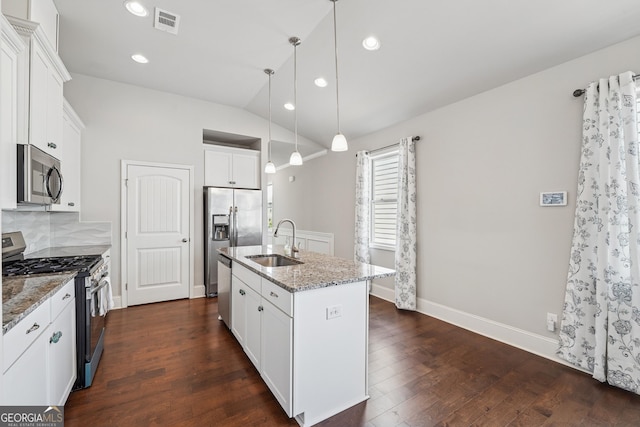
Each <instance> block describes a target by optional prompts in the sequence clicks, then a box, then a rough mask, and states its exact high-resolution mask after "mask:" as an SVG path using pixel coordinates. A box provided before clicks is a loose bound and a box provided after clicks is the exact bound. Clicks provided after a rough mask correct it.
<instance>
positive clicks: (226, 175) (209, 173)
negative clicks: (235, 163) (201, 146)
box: [204, 150, 232, 187]
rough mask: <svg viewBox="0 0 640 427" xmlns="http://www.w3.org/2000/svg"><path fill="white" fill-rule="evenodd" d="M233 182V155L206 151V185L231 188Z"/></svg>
mask: <svg viewBox="0 0 640 427" xmlns="http://www.w3.org/2000/svg"><path fill="white" fill-rule="evenodd" d="M231 180H232V178H231V153H228V152H225V151H217V150H204V185H206V186H211V187H229V186H231Z"/></svg>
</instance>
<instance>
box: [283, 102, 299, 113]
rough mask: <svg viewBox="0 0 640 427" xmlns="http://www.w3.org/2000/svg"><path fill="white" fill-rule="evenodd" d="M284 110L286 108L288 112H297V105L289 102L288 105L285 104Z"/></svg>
mask: <svg viewBox="0 0 640 427" xmlns="http://www.w3.org/2000/svg"><path fill="white" fill-rule="evenodd" d="M284 108H286V109H287V110H289V111H293V110H295V109H296V106H295V105H293V104H292V103H290V102H287V103H286V104H284Z"/></svg>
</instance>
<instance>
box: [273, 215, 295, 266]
mask: <svg viewBox="0 0 640 427" xmlns="http://www.w3.org/2000/svg"><path fill="white" fill-rule="evenodd" d="M283 222H289V223H291V227H292V228H293V245H291V256H292V257H294V258H299V257H300V251H299V250H298V247H297V246H296V223H295V222H293V221H292V220H290V219H288V218H285V219H281V220H280V222H279V223H278V225H276V231H275V232H274V233H273V237H278V229H279V228H280V224H282V223H283Z"/></svg>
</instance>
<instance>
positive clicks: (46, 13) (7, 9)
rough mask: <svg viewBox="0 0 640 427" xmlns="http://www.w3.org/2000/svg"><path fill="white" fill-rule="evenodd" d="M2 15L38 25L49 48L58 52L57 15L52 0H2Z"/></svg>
mask: <svg viewBox="0 0 640 427" xmlns="http://www.w3.org/2000/svg"><path fill="white" fill-rule="evenodd" d="M2 13H4V14H5V15H8V16H13V17H15V18H20V19H26V20H27V21H33V22H37V23H39V24H40V25H41V26H42V30H43V32H44V35H45V36H46V37H47V40H48V41H49V43H50V44H51V46H52V47H53V48H54V49H55V51H56V52H57V51H58V22H59V14H58V9H57V8H56V5H55V4H54V2H53V0H2Z"/></svg>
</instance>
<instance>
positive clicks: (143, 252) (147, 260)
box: [122, 161, 193, 307]
mask: <svg viewBox="0 0 640 427" xmlns="http://www.w3.org/2000/svg"><path fill="white" fill-rule="evenodd" d="M122 169H123V197H122V198H123V207H122V210H123V213H122V230H123V233H122V234H123V240H122V242H123V243H122V249H123V255H122V265H123V268H122V270H123V271H122V278H123V290H122V296H123V298H122V306H123V307H126V306H128V305H136V304H146V303H151V302H159V301H168V300H174V299H181V298H188V297H190V296H191V290H192V288H193V286H192V285H193V243H192V239H191V236H192V235H193V221H192V219H191V218H192V213H193V197H192V194H191V188H192V187H193V185H192V182H193V180H192V178H193V167H192V166H182V165H166V164H152V163H146V162H127V161H123V162H122Z"/></svg>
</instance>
